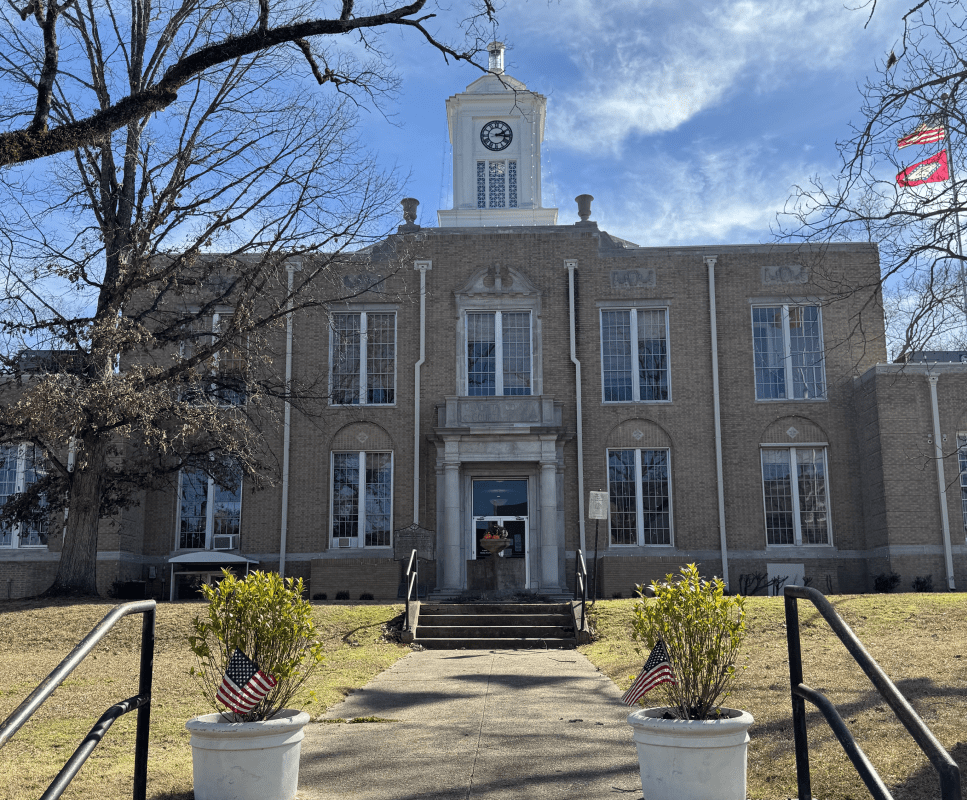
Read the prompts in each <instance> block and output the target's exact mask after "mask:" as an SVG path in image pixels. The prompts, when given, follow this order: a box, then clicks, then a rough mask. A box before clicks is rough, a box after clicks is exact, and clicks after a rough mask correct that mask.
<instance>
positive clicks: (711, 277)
mask: <svg viewBox="0 0 967 800" xmlns="http://www.w3.org/2000/svg"><path fill="white" fill-rule="evenodd" d="M717 261H718V256H705V266H706V267H708V313H709V323H710V326H711V339H712V409H713V414H714V417H715V483H716V488H717V490H718V501H719V545H720V547H721V550H722V580H723V581H725V588H726V589H728V588H729V545H728V541H727V539H726V535H725V473H724V470H723V468H722V408H721V401H720V400H719V334H718V322H717V320H716V314H715V263H716V262H717Z"/></svg>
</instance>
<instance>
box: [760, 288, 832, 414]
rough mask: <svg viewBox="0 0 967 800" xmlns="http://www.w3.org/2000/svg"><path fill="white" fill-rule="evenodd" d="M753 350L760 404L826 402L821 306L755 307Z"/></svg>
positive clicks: (785, 305)
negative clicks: (779, 401)
mask: <svg viewBox="0 0 967 800" xmlns="http://www.w3.org/2000/svg"><path fill="white" fill-rule="evenodd" d="M752 346H753V350H754V353H755V398H756V400H824V399H825V398H826V366H825V361H824V356H823V323H822V309H821V308H820V307H819V306H813V305H788V304H783V305H768V306H753V307H752Z"/></svg>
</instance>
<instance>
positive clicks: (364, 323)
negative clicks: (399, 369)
mask: <svg viewBox="0 0 967 800" xmlns="http://www.w3.org/2000/svg"><path fill="white" fill-rule="evenodd" d="M330 360H331V369H330V374H331V396H332V403H333V404H334V405H392V404H393V403H395V402H396V314H395V313H392V312H386V313H382V312H372V311H361V312H352V313H341V314H333V322H332V340H331V346H330Z"/></svg>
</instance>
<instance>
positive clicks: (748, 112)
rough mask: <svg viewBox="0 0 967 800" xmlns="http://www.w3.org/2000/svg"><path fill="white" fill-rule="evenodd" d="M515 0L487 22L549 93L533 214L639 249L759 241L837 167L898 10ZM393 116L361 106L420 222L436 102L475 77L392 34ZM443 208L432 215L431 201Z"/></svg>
mask: <svg viewBox="0 0 967 800" xmlns="http://www.w3.org/2000/svg"><path fill="white" fill-rule="evenodd" d="M860 1H861V0H855V2H849V4H848V5H846V4H844V2H843V0H796V2H790V1H789V0H779V2H776V0H705V1H704V2H689V0H648V1H645V0H560V2H558V1H557V0H516V1H514V2H508V3H507V7H506V8H505V9H504V10H503V12H502V14H501V17H500V37H501V39H502V40H503V41H504V42H506V44H507V46H508V52H507V55H506V71H507V73H508V74H510V75H512V76H514V77H515V78H518V79H519V80H521V81H523V82H524V83H526V84H527V86H528V88H529V89H532V90H534V91H537V92H540V93H541V94H544V95H545V96H546V97H547V98H548V119H547V128H546V134H545V141H544V153H543V155H544V159H543V161H544V164H543V169H544V204H545V205H547V206H550V205H556V206H557V207H559V208H560V209H561V213H560V216H559V222H560V223H562V224H570V223H572V222H576V221H577V212H576V206H575V203H574V200H573V198H574V197H575V196H576V195H578V194H582V193H589V194H592V195H594V197H595V201H594V206H593V213H592V219H594V220H596V221H597V222H598V224H599V226H600V227H601V228H603V229H605V230H608V231H609V232H611V233H613V234H615V235H617V236H620V237H622V238H626V239H630V240H631V241H634V242H637V243H638V244H641V245H648V246H656V245H688V244H715V243H733V244H741V243H756V242H764V241H770V240H771V239H772V233H771V229H772V228H773V227H774V225H775V218H776V213H777V212H778V211H780V210H781V209H782V206H783V204H784V203H785V201H786V200H787V198H788V197H789V195H790V192H791V187H792V186H793V185H794V184H797V183H803V182H805V181H807V180H808V179H809V177H810V176H812V175H817V174H818V175H820V176H823V177H828V176H831V175H834V174H836V172H837V171H838V167H839V164H840V160H839V157H838V154H837V151H836V149H835V142H836V140H837V139H843V138H846V137H847V136H848V134H849V132H850V128H849V125H850V122H851V121H852V122H858V121H859V120H860V119H861V116H860V103H861V98H860V95H859V88H858V87H859V86H860V85H862V84H863V83H864V81H865V80H866V78H867V77H868V76H874V75H875V73H876V71H877V70H878V69H879V68H880V67H881V66H882V64H883V62H884V61H885V59H886V57H887V56H888V54H889V53H890V50H891V48H893V47H894V46H895V45H896V43H897V41H898V38H899V36H900V35H901V28H900V22H899V19H900V16H901V14H902V13H903V12H904V11H905V10H906V7H905V6H903V4H902V3H900V2H897V0H886V2H884V0H880V1H879V3H878V7H877V11H876V14H875V15H874V17H873V19H872V20H871V21H870V23H869V25H868V26H866V27H865V28H864V25H865V24H866V22H867V19H868V17H869V10H868V9H863V8H860V9H855V8H853V6H856V5H859V2H860ZM390 42H391V46H392V47H393V48H394V52H395V54H396V60H397V65H398V68H399V70H400V73H401V75H402V78H403V83H402V88H401V93H400V96H399V98H398V99H397V100H396V101H394V102H393V103H391V104H387V105H384V111H386V112H387V113H388V114H390V115H392V121H391V122H389V121H387V120H385V119H384V118H383V117H382V116H381V115H380V114H378V113H368V114H364V115H363V116H364V122H363V129H362V134H363V135H364V137H365V138H366V140H367V142H368V143H369V144H370V146H372V148H373V149H374V150H375V151H376V152H377V154H378V157H379V160H380V162H381V163H382V164H383V165H384V166H386V167H390V166H393V165H396V166H398V167H399V168H400V169H401V171H403V172H404V173H409V174H410V176H411V177H410V180H409V182H408V184H407V190H408V193H409V194H410V195H412V196H414V197H416V198H418V199H419V200H420V218H419V220H418V221H419V222H420V224H422V225H426V226H431V225H436V210H437V209H438V208H440V207H445V208H449V207H450V201H449V191H450V168H449V162H450V158H451V156H450V151H449V147H448V137H447V126H446V116H445V106H444V103H445V101H446V98H447V97H449V96H450V95H452V94H456V93H458V92H460V91H462V90H463V89H464V87H465V86H466V85H467V84H468V83H470V82H471V81H473V80H475V79H476V78H477V77H478V75H479V73H478V72H476V71H475V70H473V69H472V68H470V67H467V66H465V65H460V66H451V67H446V66H444V65H443V63H442V59H441V58H440V57H439V56H438V55H437V54H436V53H434V52H432V51H431V50H429V49H428V48H427V47H425V46H419V45H417V44H416V41H415V39H414V38H413V37H412V35H411V32H408V34H407V35H406V36H399V37H391V39H390ZM441 200H442V205H441Z"/></svg>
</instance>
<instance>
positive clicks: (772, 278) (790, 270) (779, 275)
mask: <svg viewBox="0 0 967 800" xmlns="http://www.w3.org/2000/svg"><path fill="white" fill-rule="evenodd" d="M762 283H763V284H765V285H766V286H775V285H779V284H785V283H809V270H808V269H806V267H804V266H803V265H802V264H783V265H782V266H779V267H763V268H762Z"/></svg>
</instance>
